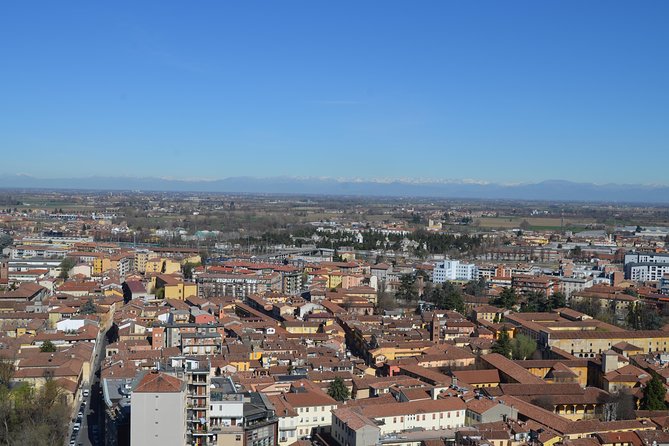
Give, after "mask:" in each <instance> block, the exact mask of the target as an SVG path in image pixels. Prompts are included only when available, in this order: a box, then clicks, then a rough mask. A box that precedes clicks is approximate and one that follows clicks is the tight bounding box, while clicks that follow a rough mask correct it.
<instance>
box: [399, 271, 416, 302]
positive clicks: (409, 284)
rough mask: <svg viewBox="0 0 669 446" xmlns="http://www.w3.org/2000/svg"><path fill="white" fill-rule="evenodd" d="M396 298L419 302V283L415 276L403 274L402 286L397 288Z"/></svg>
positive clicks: (401, 277) (401, 278)
mask: <svg viewBox="0 0 669 446" xmlns="http://www.w3.org/2000/svg"><path fill="white" fill-rule="evenodd" d="M395 297H396V298H398V299H403V300H406V301H412V300H418V283H416V276H414V275H413V274H402V275H401V276H400V286H399V287H398V288H397V292H396V293H395Z"/></svg>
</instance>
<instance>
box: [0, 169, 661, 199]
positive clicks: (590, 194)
mask: <svg viewBox="0 0 669 446" xmlns="http://www.w3.org/2000/svg"><path fill="white" fill-rule="evenodd" d="M0 188H4V189H33V188H35V189H81V190H142V191H179V192H228V193H273V194H305V195H306V194H313V195H358V196H387V197H388V196H389V197H393V196H398V197H434V198H472V199H509V200H555V201H599V202H626V203H669V187H668V186H652V185H640V184H604V185H597V184H592V183H574V182H570V181H560V180H550V181H542V182H539V183H526V184H518V185H504V184H496V183H474V182H467V181H443V182H439V181H419V180H384V181H381V180H339V179H332V178H293V177H272V178H255V177H231V178H224V179H221V180H212V181H205V180H195V181H187V180H174V179H163V178H151V177H146V178H136V177H88V178H67V179H64V178H62V179H61V178H58V179H56V178H51V179H48V178H35V177H32V176H29V175H4V176H1V175H0Z"/></svg>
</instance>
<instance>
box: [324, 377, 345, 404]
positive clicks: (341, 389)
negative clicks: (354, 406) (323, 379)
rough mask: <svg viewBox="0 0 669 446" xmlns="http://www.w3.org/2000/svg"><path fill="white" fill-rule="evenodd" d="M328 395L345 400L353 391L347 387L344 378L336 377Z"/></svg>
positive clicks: (341, 400) (338, 399) (340, 400)
mask: <svg viewBox="0 0 669 446" xmlns="http://www.w3.org/2000/svg"><path fill="white" fill-rule="evenodd" d="M328 395H330V397H332V398H333V399H335V400H337V401H339V402H344V401H346V400H347V399H349V397H350V396H351V393H350V392H349V390H348V387H346V384H344V380H343V379H341V378H340V377H336V378H335V379H334V381H332V382H331V383H330V386H329V387H328Z"/></svg>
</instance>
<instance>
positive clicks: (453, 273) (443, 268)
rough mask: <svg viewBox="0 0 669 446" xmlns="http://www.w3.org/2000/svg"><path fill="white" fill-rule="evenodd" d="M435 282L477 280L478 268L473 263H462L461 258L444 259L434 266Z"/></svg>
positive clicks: (433, 278) (433, 276)
mask: <svg viewBox="0 0 669 446" xmlns="http://www.w3.org/2000/svg"><path fill="white" fill-rule="evenodd" d="M432 274H433V275H432V280H433V281H434V283H444V282H447V281H452V280H466V281H469V280H477V279H478V277H479V273H478V269H477V267H476V265H474V264H473V263H461V262H460V261H459V260H444V261H441V262H438V263H437V264H436V265H435V266H434V270H433V272H432Z"/></svg>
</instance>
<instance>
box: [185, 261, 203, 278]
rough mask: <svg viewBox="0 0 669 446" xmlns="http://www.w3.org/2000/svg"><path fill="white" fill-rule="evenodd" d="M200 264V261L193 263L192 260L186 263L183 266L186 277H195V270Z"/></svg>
mask: <svg viewBox="0 0 669 446" xmlns="http://www.w3.org/2000/svg"><path fill="white" fill-rule="evenodd" d="M198 266H200V263H191V262H186V263H184V265H183V267H182V270H183V273H184V278H186V279H188V280H191V279H192V278H193V270H194V269H195V268H196V267H198Z"/></svg>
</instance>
